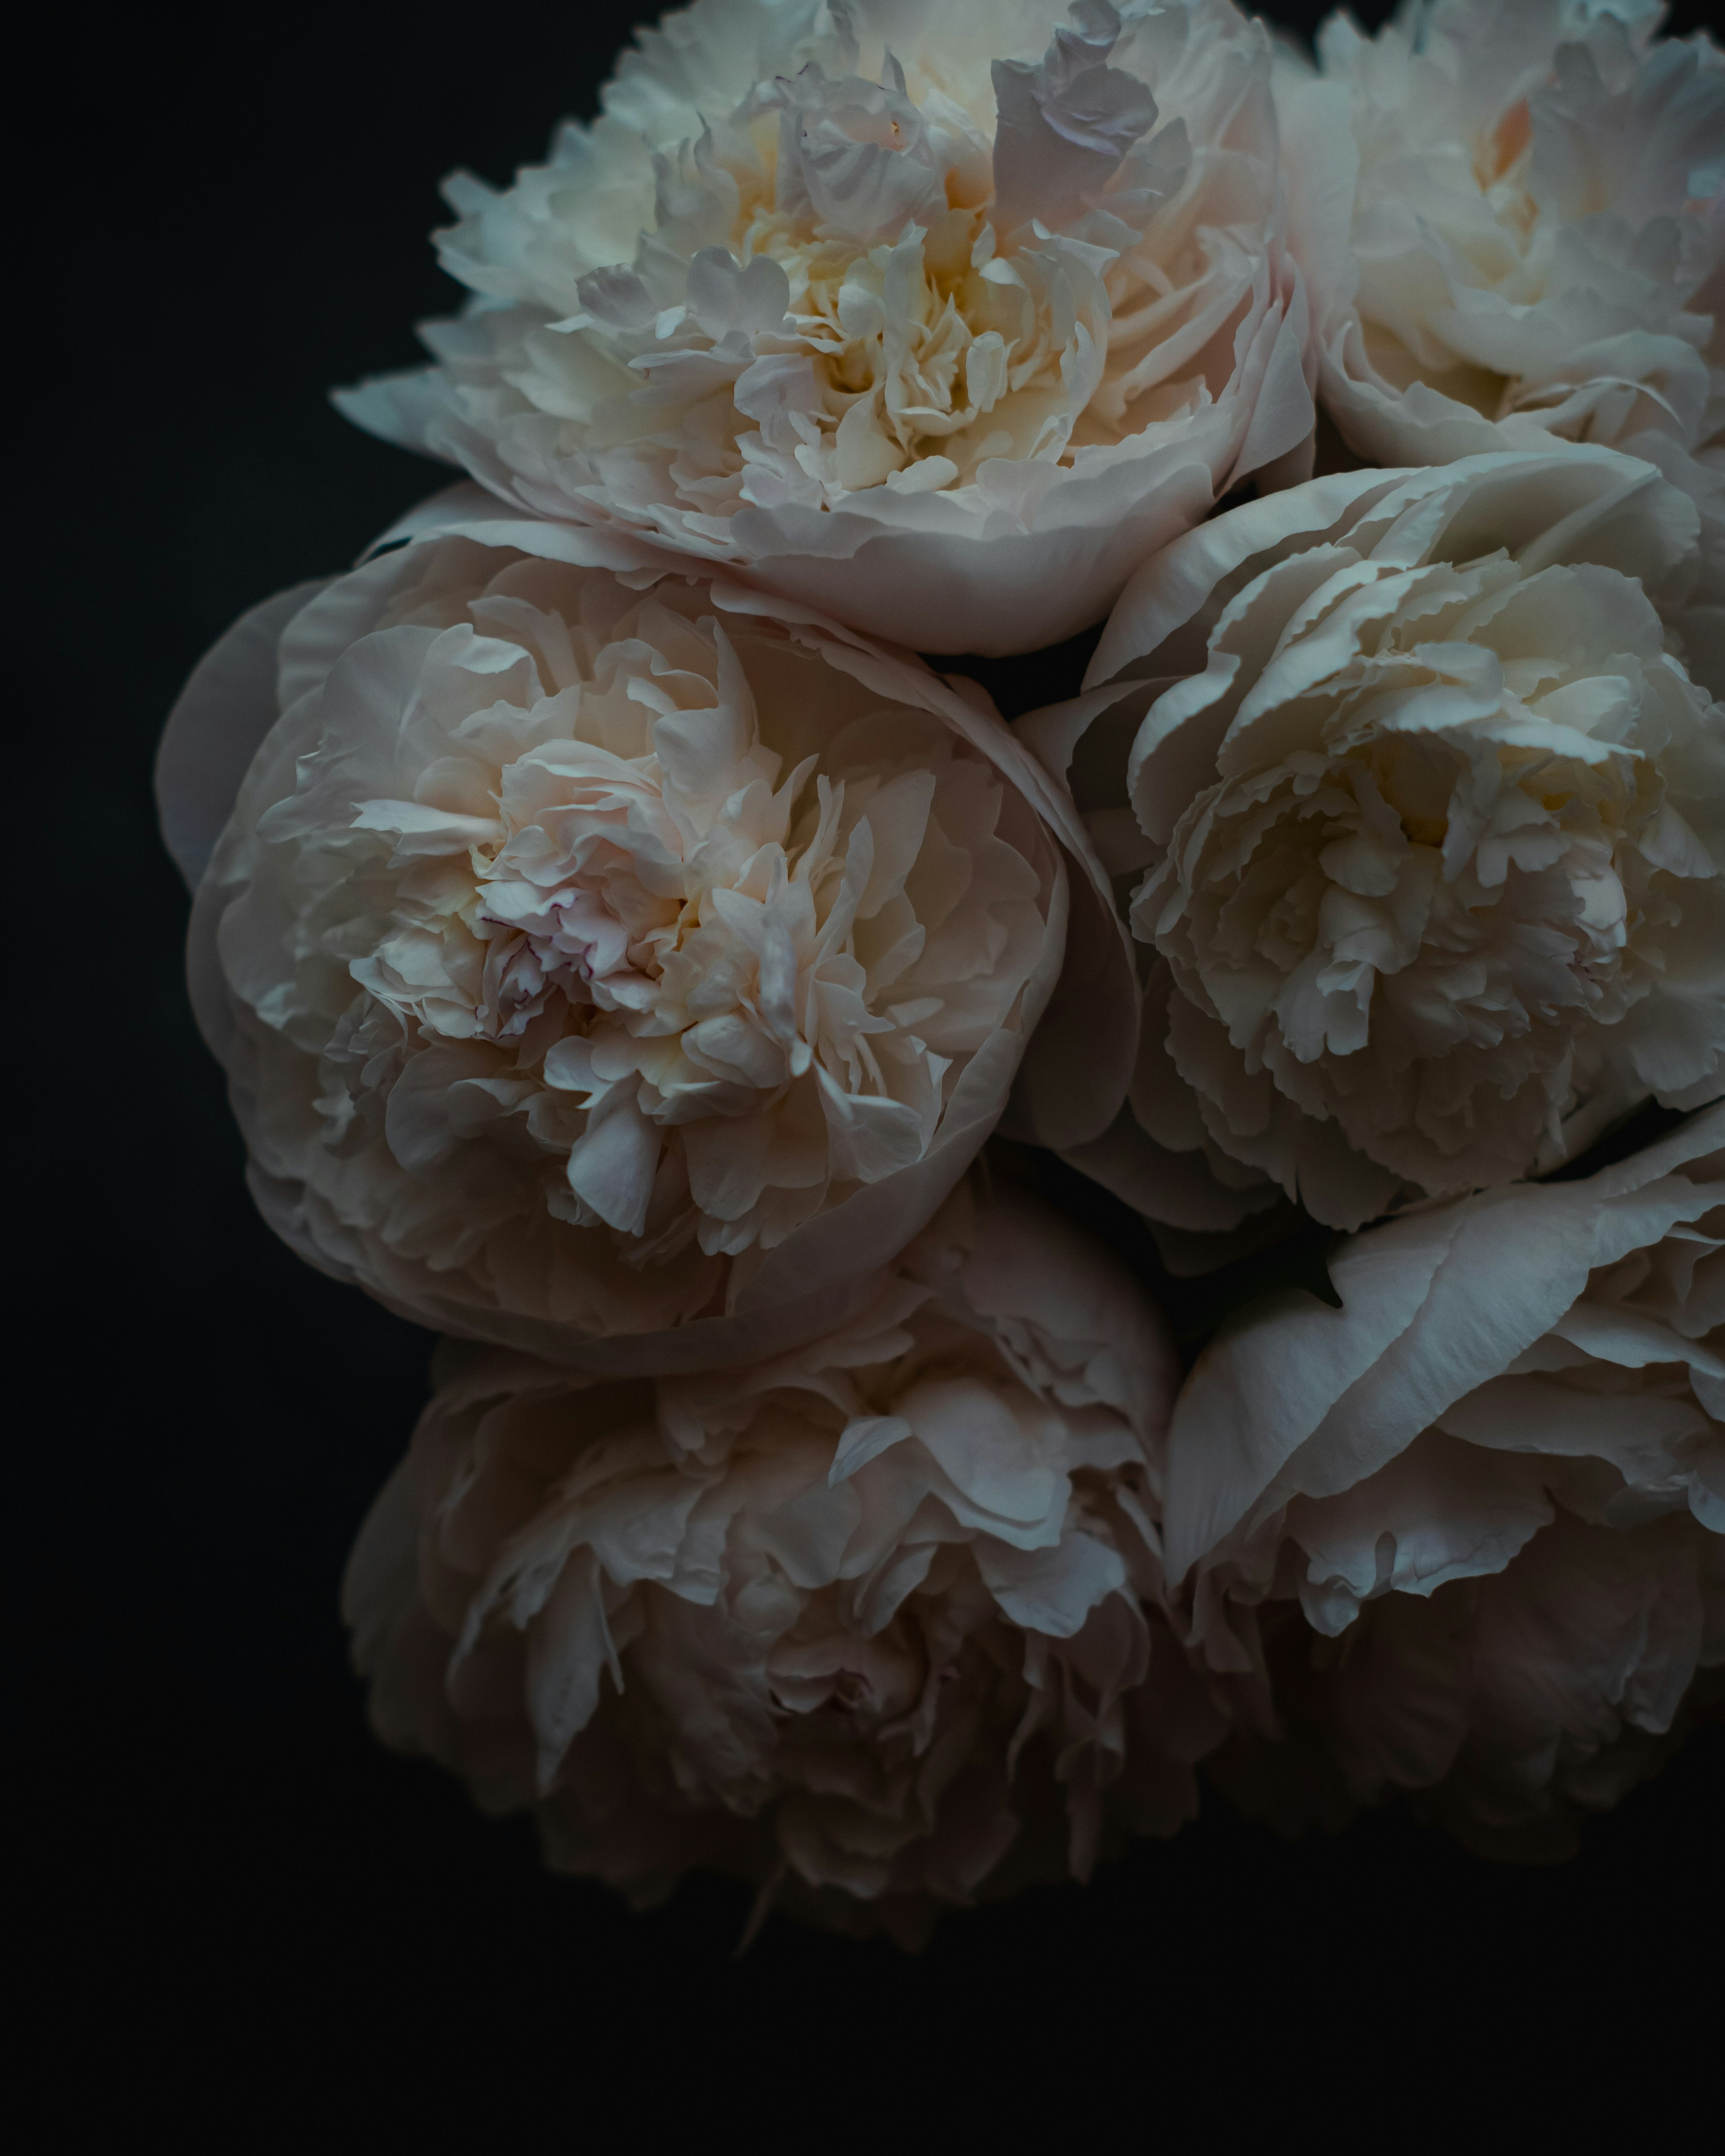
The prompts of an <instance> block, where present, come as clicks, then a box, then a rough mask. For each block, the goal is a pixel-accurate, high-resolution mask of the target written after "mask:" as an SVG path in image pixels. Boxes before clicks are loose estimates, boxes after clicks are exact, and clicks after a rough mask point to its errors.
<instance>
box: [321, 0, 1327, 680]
mask: <svg viewBox="0 0 1725 2156" xmlns="http://www.w3.org/2000/svg"><path fill="white" fill-rule="evenodd" d="M603 104H604V108H605V110H604V114H603V117H602V118H601V119H600V120H599V121H597V122H596V123H595V124H594V125H593V126H591V127H588V126H580V125H578V124H575V123H569V124H567V125H566V126H564V127H563V128H562V131H560V133H559V134H558V136H557V140H556V142H555V143H554V145H553V147H552V156H551V160H550V162H549V163H548V164H547V165H546V166H544V167H538V168H535V169H531V170H528V171H524V172H521V173H520V174H519V175H518V177H517V178H516V182H515V185H514V186H513V187H511V188H509V189H508V190H506V192H504V193H501V194H500V193H494V192H493V191H491V190H490V188H488V187H485V186H483V185H482V184H481V183H480V182H478V181H477V180H475V179H473V178H472V177H469V176H467V175H465V174H463V175H458V176H457V177H455V178H454V180H452V181H451V182H449V186H448V188H447V193H448V195H449V200H450V202H451V203H452V204H453V206H454V208H455V209H456V210H457V212H458V213H459V220H460V221H459V223H457V224H456V225H455V226H454V228H451V229H450V230H449V231H448V232H446V233H444V234H441V235H440V249H441V255H442V260H443V263H444V267H445V268H446V269H449V271H450V273H451V274H452V275H454V276H455V277H457V278H459V280H461V281H462V282H463V283H464V284H465V285H467V286H468V287H469V289H470V292H471V293H472V295H473V297H472V299H471V300H470V303H469V305H468V307H467V309H466V311H465V313H464V314H463V315H462V316H460V317H459V319H457V320H454V321H439V322H434V323H431V324H429V325H428V326H426V328H425V330H424V336H425V340H426V341H427V343H428V344H429V346H430V348H431V350H432V352H433V353H434V357H435V359H436V362H437V364H436V365H435V366H434V367H433V368H432V369H431V370H430V372H428V373H421V374H416V375H408V376H395V377H383V378H382V379H379V380H377V381H374V382H368V383H366V384H363V385H362V386H361V387H360V388H358V389H357V390H353V391H350V392H347V393H344V394H343V395H342V396H341V398H340V399H339V400H338V401H339V402H340V403H341V406H342V408H343V409H344V410H345V411H346V412H347V414H348V415H349V416H350V417H351V418H353V419H355V420H356V421H357V423H359V424H360V425H362V426H364V427H366V428H367V429H370V430H371V431H372V432H373V433H376V434H382V436H384V437H385V438H386V439H391V440H395V441H399V442H402V443H404V444H408V445H409V446H412V447H414V448H419V449H425V450H427V451H429V452H430V453H432V454H437V455H440V456H443V457H445V458H448V459H450V460H451V461H453V462H455V463H457V464H459V465H464V466H465V468H466V469H467V470H469V471H470V473H472V474H473V475H475V477H476V478H478V479H480V480H483V481H484V483H485V485H487V486H489V487H490V488H492V489H493V490H495V491H496V492H497V493H498V494H500V495H503V496H504V497H505V498H506V499H507V500H511V502H514V503H516V504H519V505H521V506H525V507H526V508H528V509H530V510H531V511H534V512H536V514H539V515H542V516H549V517H553V518H557V519H572V520H575V521H579V522H582V523H587V524H597V525H601V526H606V527H609V528H613V529H615V530H619V531H625V532H630V533H635V534H639V535H644V536H649V537H650V538H651V539H652V540H653V541H654V542H655V543H663V544H665V545H667V546H669V547H672V548H674V549H675V550H677V551H678V552H681V553H684V554H693V555H696V556H698V557H703V558H705V559H707V560H710V561H717V562H726V563H729V564H732V565H735V566H737V567H742V568H744V569H746V570H747V571H748V572H749V573H750V574H751V575H752V576H753V577H755V578H756V579H757V580H758V581H761V582H763V583H767V584H768V585H770V586H771V587H772V588H774V589H777V590H779V591H781V592H784V593H789V594H792V595H793V596H795V597H798V598H802V599H803V600H804V601H806V602H807V603H811V604H814V605H816V606H819V607H820V608H823V609H824V610H826V611H829V612H832V613H839V614H840V615H841V616H842V617H843V618H844V619H845V620H847V621H849V622H850V623H851V624H853V625H854V626H855V627H857V628H859V629H863V630H865V631H867V632H869V633H870V634H875V635H880V636H887V637H892V638H895V639H898V640H899V641H901V642H903V643H906V644H910V645H911V646H912V647H913V648H915V649H920V650H938V651H992V652H1004V651H1018V650H1028V649H1035V648H1037V647H1039V646H1041V645H1045V644H1051V643H1055V642H1056V641H1058V640H1060V639H1062V638H1064V637H1066V636H1069V635H1070V634H1073V633H1075V632H1076V630H1078V629H1082V628H1084V627H1086V625H1087V624H1090V623H1091V622H1093V621H1095V620H1096V619H1099V618H1100V617H1101V615H1102V614H1103V613H1105V612H1106V609H1107V607H1108V604H1109V603H1110V601H1111V598H1113V596H1114V594H1115V593H1117V591H1118V589H1119V588H1120V586H1121V584H1122V582H1123V580H1124V577H1125V574H1126V572H1127V568H1128V567H1130V565H1131V563H1132V561H1133V560H1134V559H1136V558H1137V557H1139V556H1141V555H1142V554H1143V553H1144V552H1147V550H1148V549H1149V548H1151V547H1154V546H1156V545H1158V544H1160V543H1162V542H1163V541H1164V540H1166V539H1168V538H1169V537H1171V536H1173V535H1174V534H1175V533H1176V532H1177V531H1181V530H1183V529H1185V528H1186V527H1187V526H1189V525H1190V524H1192V523H1194V522H1195V521H1197V520H1198V519H1199V518H1200V517H1202V516H1204V515H1205V514H1206V513H1207V511H1209V508H1210V506H1211V505H1212V502H1213V500H1214V499H1215V498H1216V497H1217V496H1218V495H1220V494H1221V493H1222V492H1223V491H1224V489H1225V488H1226V487H1227V486H1228V485H1230V484H1232V483H1233V482H1234V481H1235V480H1238V479H1240V478H1241V477H1243V476H1244V475H1245V474H1247V473H1248V472H1265V471H1267V470H1269V469H1270V468H1271V467H1273V466H1277V465H1280V464H1281V463H1282V462H1284V461H1285V460H1286V459H1290V458H1292V459H1296V460H1297V459H1298V458H1299V456H1300V455H1301V454H1306V455H1307V457H1308V458H1309V444H1310V437H1311V434H1312V426H1313V406H1312V398H1311V393H1310V389H1309V386H1308V383H1307V351H1306V346H1307V317H1306V308H1305V301H1304V296H1303V294H1302V292H1301V288H1300V282H1299V278H1298V275H1297V273H1296V271H1295V269H1294V268H1293V266H1292V264H1291V259H1290V258H1289V256H1288V255H1287V253H1286V248H1285V246H1284V244H1283V237H1282V226H1283V222H1284V212H1283V203H1282V199H1281V180H1280V177H1279V167H1278V160H1277V152H1276V115H1275V111H1274V108H1273V100H1272V95H1271V56H1270V46H1269V41H1268V38H1267V37H1266V33H1265V32H1264V30H1263V28H1262V26H1261V25H1260V24H1256V23H1247V22H1246V21H1245V19H1244V18H1242V17H1241V16H1240V15H1239V14H1238V13H1236V12H1235V8H1233V7H1232V5H1231V4H1230V0H1172V4H1169V5H1165V6H1164V5H1151V4H1149V0H1126V4H1123V5H1122V6H1121V7H1120V8H1115V7H1112V6H1111V5H1109V4H1108V0H1077V4H1076V5H1075V6H1074V7H1073V8H1071V9H1070V13H1067V12H1066V11H1065V10H1063V9H1062V8H1060V6H1059V5H1057V4H1054V0H967V4H966V5H964V6H963V7H939V8H937V7H935V6H934V5H932V4H931V0H920V3H919V0H910V4H903V0H897V3H896V4H888V0H855V4H853V5H849V6H839V5H836V4H834V5H831V6H820V5H811V4H809V0H695V4H694V5H693V6H691V7H690V8H685V9H683V10H681V11H680V12H678V13H673V14H671V15H670V16H669V17H667V18H665V22H664V23H663V24H662V25H661V26H660V28H659V29H657V30H653V31H643V32H641V33H638V38H637V44H636V48H635V49H634V50H632V51H629V52H627V53H625V54H624V56H623V59H622V60H621V62H620V63H619V68H618V70H617V74H616V76H615V79H614V80H613V81H612V82H611V83H610V84H609V85H607V87H606V89H605V90H604V92H603ZM1307 468H1308V469H1309V463H1308V465H1307Z"/></svg>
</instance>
